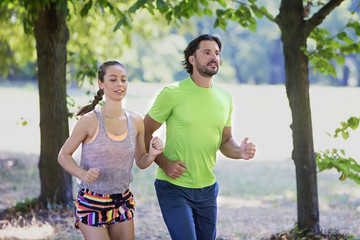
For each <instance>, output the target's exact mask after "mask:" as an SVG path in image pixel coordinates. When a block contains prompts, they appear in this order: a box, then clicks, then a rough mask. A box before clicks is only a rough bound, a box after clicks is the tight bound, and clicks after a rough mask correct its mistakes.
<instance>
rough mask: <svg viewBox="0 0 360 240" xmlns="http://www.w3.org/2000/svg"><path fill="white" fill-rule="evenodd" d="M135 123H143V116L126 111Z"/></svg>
mask: <svg viewBox="0 0 360 240" xmlns="http://www.w3.org/2000/svg"><path fill="white" fill-rule="evenodd" d="M125 111H126V112H127V114H128V115H129V116H130V118H131V119H132V120H133V121H140V120H141V121H142V116H141V115H140V114H139V113H136V112H132V111H129V110H125Z"/></svg>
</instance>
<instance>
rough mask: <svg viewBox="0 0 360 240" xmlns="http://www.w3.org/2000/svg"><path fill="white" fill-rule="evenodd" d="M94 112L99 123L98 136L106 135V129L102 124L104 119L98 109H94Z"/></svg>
mask: <svg viewBox="0 0 360 240" xmlns="http://www.w3.org/2000/svg"><path fill="white" fill-rule="evenodd" d="M94 112H95V113H96V115H97V117H98V121H99V132H98V135H99V134H101V135H103V134H105V133H106V128H105V123H104V119H103V116H102V114H101V112H100V110H99V109H95V110H94Z"/></svg>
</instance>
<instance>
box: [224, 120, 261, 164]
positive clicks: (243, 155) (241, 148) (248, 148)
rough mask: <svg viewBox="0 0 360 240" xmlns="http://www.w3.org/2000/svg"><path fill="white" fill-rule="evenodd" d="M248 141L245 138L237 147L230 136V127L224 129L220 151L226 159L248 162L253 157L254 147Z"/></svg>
mask: <svg viewBox="0 0 360 240" xmlns="http://www.w3.org/2000/svg"><path fill="white" fill-rule="evenodd" d="M248 141H249V138H248V137H246V138H245V139H244V140H243V141H242V142H241V144H240V145H239V144H238V143H237V142H236V140H235V139H234V138H233V136H232V133H231V127H224V129H223V132H222V141H221V145H220V151H221V152H222V154H224V156H226V157H228V158H234V159H245V160H249V159H251V158H253V157H254V155H255V152H256V146H255V144H254V143H252V142H248Z"/></svg>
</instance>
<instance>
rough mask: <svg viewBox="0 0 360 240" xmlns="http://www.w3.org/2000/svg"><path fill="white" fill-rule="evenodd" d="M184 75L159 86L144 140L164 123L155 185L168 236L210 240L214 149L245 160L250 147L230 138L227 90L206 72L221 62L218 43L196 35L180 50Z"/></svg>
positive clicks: (212, 71)
mask: <svg viewBox="0 0 360 240" xmlns="http://www.w3.org/2000/svg"><path fill="white" fill-rule="evenodd" d="M184 55H185V60H184V61H183V64H184V67H185V69H186V71H187V72H188V73H189V75H190V76H189V78H187V79H185V80H183V81H180V82H178V83H176V84H174V85H172V86H169V87H165V88H164V89H163V90H162V91H161V92H160V93H159V94H158V96H157V98H156V99H155V102H154V104H153V106H152V107H151V109H150V110H149V112H148V114H147V115H146V116H145V118H144V124H145V139H146V142H149V140H150V139H151V137H152V134H153V133H154V132H155V131H156V130H157V129H158V128H159V127H160V126H161V125H162V124H163V123H164V122H166V144H165V149H164V151H163V153H162V154H160V155H159V156H158V157H157V158H156V160H155V162H156V163H157V164H158V165H159V168H158V170H157V173H156V180H155V189H156V193H157V197H158V201H159V205H160V208H161V211H162V215H163V218H164V221H165V223H166V225H167V227H168V230H169V232H170V235H171V238H172V239H173V240H211V239H215V237H216V216H217V203H216V198H217V194H218V185H217V183H216V179H215V175H214V172H213V168H214V166H215V162H216V152H217V151H218V150H220V151H221V152H222V153H223V154H224V155H225V156H226V157H229V158H234V159H245V160H248V159H251V158H253V157H254V155H255V151H256V149H255V145H254V144H253V143H250V142H248V138H245V139H244V140H243V142H242V143H241V145H239V144H238V143H237V142H236V141H235V139H234V138H233V137H232V133H231V114H232V100H231V96H230V94H229V93H228V92H227V91H225V90H223V89H222V88H220V87H218V86H217V85H216V84H215V83H214V82H213V81H212V76H213V75H215V74H216V73H217V72H218V69H219V65H220V64H221V41H220V39H219V38H218V37H216V36H212V35H208V34H205V35H201V36H199V37H197V38H195V39H194V40H193V41H191V42H190V43H189V45H188V47H187V48H186V50H185V51H184Z"/></svg>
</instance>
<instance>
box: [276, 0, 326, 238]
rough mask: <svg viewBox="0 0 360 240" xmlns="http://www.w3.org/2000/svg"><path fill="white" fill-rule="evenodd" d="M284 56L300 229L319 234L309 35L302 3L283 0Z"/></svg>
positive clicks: (279, 19) (282, 34)
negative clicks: (308, 53)
mask: <svg viewBox="0 0 360 240" xmlns="http://www.w3.org/2000/svg"><path fill="white" fill-rule="evenodd" d="M276 22H277V23H278V25H279V27H280V29H281V39H282V42H283V51H284V56H285V73H286V93H287V97H288V99H289V105H290V108H291V113H292V124H291V129H292V136H293V152H292V159H293V160H294V162H295V168H296V185H297V186H296V187H297V214H298V227H299V228H300V229H308V230H310V231H312V232H315V233H319V232H320V223H319V207H318V192H317V173H316V162H315V152H314V146H313V134H312V123H311V110H310V98H309V67H308V66H309V60H308V58H307V56H306V55H305V54H304V53H303V52H302V51H301V47H306V39H307V37H308V33H307V32H306V30H305V27H304V20H303V1H302V0H292V1H289V0H283V1H282V3H281V7H280V14H279V15H278V16H277V18H276Z"/></svg>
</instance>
